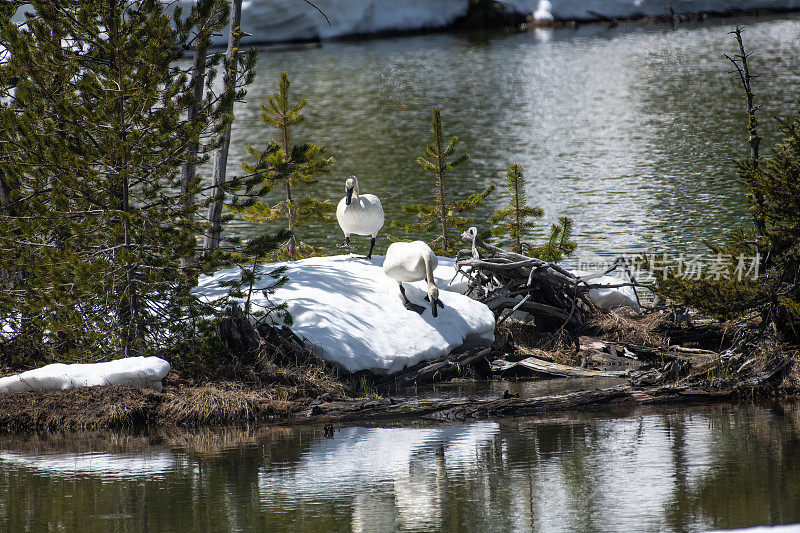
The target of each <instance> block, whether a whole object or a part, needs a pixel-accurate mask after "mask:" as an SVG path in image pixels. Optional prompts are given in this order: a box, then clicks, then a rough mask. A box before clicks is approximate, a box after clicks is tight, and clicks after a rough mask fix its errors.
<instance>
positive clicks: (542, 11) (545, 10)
mask: <svg viewBox="0 0 800 533" xmlns="http://www.w3.org/2000/svg"><path fill="white" fill-rule="evenodd" d="M533 20H535V21H536V22H553V21H554V20H555V17H554V16H553V4H551V3H550V1H549V0H540V2H539V5H538V6H536V11H534V12H533Z"/></svg>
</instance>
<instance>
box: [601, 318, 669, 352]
mask: <svg viewBox="0 0 800 533" xmlns="http://www.w3.org/2000/svg"><path fill="white" fill-rule="evenodd" d="M666 320H667V317H666V315H664V314H663V313H648V314H636V313H634V312H633V311H632V310H630V309H612V310H610V311H607V312H604V313H602V314H598V315H597V316H595V317H594V318H593V319H592V320H591V322H590V325H591V326H593V327H596V328H597V329H599V330H600V331H601V332H602V333H603V336H604V338H606V339H607V340H610V341H615V342H627V343H631V344H639V345H642V346H652V347H654V348H664V347H666V346H667V345H668V344H669V341H668V339H667V338H666V337H664V336H663V335H661V334H659V333H658V332H657V329H658V327H659V326H661V325H662V324H664V323H665V322H666Z"/></svg>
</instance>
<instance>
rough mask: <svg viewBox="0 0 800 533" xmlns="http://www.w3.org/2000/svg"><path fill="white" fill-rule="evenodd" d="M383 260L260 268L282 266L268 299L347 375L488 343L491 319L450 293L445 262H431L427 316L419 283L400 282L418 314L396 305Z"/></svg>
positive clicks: (209, 294) (221, 277) (226, 274)
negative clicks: (436, 295) (435, 310)
mask: <svg viewBox="0 0 800 533" xmlns="http://www.w3.org/2000/svg"><path fill="white" fill-rule="evenodd" d="M383 259H384V258H383V256H378V255H375V256H372V260H370V261H368V260H366V259H363V258H361V257H358V256H355V255H338V256H332V257H312V258H309V259H303V260H301V261H295V262H286V263H273V264H268V265H263V269H264V270H265V271H268V270H270V269H273V268H277V267H280V266H285V267H286V268H287V270H286V273H285V275H286V276H287V277H288V278H289V281H288V282H287V283H286V284H285V285H283V286H282V287H280V288H278V289H277V290H276V291H275V292H274V293H273V294H272V295H271V296H270V300H271V301H272V302H274V303H282V302H285V303H286V304H287V305H288V311H289V313H290V314H291V316H292V319H293V324H292V330H293V331H294V332H295V333H297V334H298V335H301V336H302V337H305V338H306V339H307V340H308V341H309V342H310V343H311V344H312V345H313V346H314V347H315V349H316V351H317V353H319V354H320V356H321V357H322V358H323V359H325V360H327V361H330V362H332V363H335V364H338V365H341V366H342V367H343V368H345V369H346V370H348V371H350V372H356V371H359V370H370V371H372V372H376V373H389V374H392V373H395V372H399V371H400V370H403V368H405V367H408V366H412V365H415V364H416V363H419V362H420V361H428V360H431V359H436V358H437V357H440V356H443V355H447V354H448V353H450V352H452V351H453V350H454V349H456V348H459V347H461V346H474V345H489V344H491V343H492V342H494V325H495V319H494V314H493V313H492V312H491V311H490V310H489V308H488V307H486V305H484V304H482V303H481V302H478V301H475V300H473V299H471V298H469V297H467V296H464V295H463V294H458V292H460V291H463V290H464V289H465V288H466V282H465V281H464V280H461V279H457V280H455V281H454V282H453V284H452V285H451V284H450V280H451V279H453V277H454V276H455V274H456V271H455V267H454V264H453V260H452V259H449V258H447V257H439V258H438V259H439V266H438V268H437V269H436V270H435V271H434V277H435V278H436V285H437V286H438V287H439V290H440V291H441V292H440V301H441V302H442V303H443V304H444V309H440V310H439V316H438V317H437V318H434V317H433V315H431V311H430V305H429V304H428V302H426V301H425V300H424V297H425V296H426V294H427V293H426V284H425V282H424V281H417V282H412V283H405V284H404V285H405V287H406V294H407V295H408V298H409V300H411V301H412V302H413V303H415V304H419V305H424V306H425V311H424V312H423V313H422V314H421V315H420V314H417V313H415V312H413V311H409V310H407V309H406V308H405V307H404V306H403V300H402V297H401V296H400V290H399V288H398V285H397V282H396V281H394V280H393V279H391V278H389V277H387V276H386V275H385V274H384V272H383ZM240 278H241V272H240V270H239V269H238V268H232V269H225V270H220V271H218V272H216V273H215V274H214V275H212V276H202V277H201V278H200V282H199V284H198V287H197V288H196V289H195V293H196V294H197V295H198V296H200V297H201V298H204V299H206V300H209V301H213V300H216V299H218V298H221V297H224V296H225V295H226V294H227V292H228V289H227V288H226V287H223V286H220V282H221V281H233V280H238V279H240ZM273 281H274V280H272V279H271V278H269V277H268V276H263V277H262V279H261V281H260V282H259V283H257V284H256V286H255V288H254V291H253V294H252V297H251V302H252V303H253V304H255V305H266V304H268V302H267V301H266V299H265V296H264V295H263V294H262V293H261V292H260V290H259V289H263V288H264V287H265V286H269V285H270V284H271V283H272V282H273Z"/></svg>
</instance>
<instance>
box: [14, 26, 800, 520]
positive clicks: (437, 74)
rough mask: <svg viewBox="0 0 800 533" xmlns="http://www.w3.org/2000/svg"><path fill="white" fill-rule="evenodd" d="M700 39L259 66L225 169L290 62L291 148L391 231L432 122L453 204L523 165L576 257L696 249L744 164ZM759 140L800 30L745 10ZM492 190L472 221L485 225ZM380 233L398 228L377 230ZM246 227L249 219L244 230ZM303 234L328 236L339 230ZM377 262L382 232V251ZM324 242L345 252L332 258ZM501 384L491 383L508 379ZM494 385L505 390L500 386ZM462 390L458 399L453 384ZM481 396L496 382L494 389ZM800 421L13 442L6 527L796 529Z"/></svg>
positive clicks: (788, 84) (321, 51)
mask: <svg viewBox="0 0 800 533" xmlns="http://www.w3.org/2000/svg"><path fill="white" fill-rule="evenodd" d="M737 22H743V21H735V20H731V19H726V20H721V21H714V22H711V23H708V24H706V25H702V26H698V25H686V26H680V27H678V28H677V29H675V30H672V29H670V28H668V27H665V26H624V25H623V26H619V27H617V28H615V29H611V30H609V29H606V28H605V26H603V25H591V26H584V27H581V28H579V29H578V30H559V31H538V32H534V33H521V34H500V35H493V36H490V37H486V36H484V37H476V36H463V35H452V34H437V35H427V36H416V37H402V38H392V39H380V40H373V41H368V42H359V43H326V44H324V45H323V46H322V47H321V48H317V49H310V50H299V51H285V52H281V53H265V54H262V56H261V58H260V62H259V67H258V77H257V80H256V83H255V84H254V85H253V86H252V87H251V88H250V92H249V97H248V98H249V100H248V103H247V104H246V105H244V106H243V107H241V108H240V110H239V111H240V112H239V113H238V116H237V122H236V124H235V128H234V135H233V153H232V159H231V173H235V172H237V165H238V163H240V162H241V161H242V160H244V158H245V151H244V147H245V145H246V144H253V145H256V146H263V144H264V143H265V142H266V140H267V139H268V137H269V136H271V135H272V133H271V132H269V131H267V130H266V129H265V128H264V127H263V126H262V125H261V124H260V123H259V121H258V119H257V115H258V104H259V103H260V102H262V101H264V100H265V99H266V97H267V95H268V94H270V93H272V92H273V91H274V90H275V86H276V83H277V80H278V76H279V73H280V71H282V70H287V71H289V72H290V74H291V78H292V80H293V84H292V88H293V89H294V90H296V92H295V94H302V95H305V96H307V97H308V98H309V101H310V103H309V105H308V107H307V113H306V114H307V122H306V124H305V125H304V126H303V127H302V128H301V129H299V130H298V132H297V135H296V137H295V138H296V140H298V141H312V142H316V143H319V144H322V145H325V146H327V147H329V149H330V152H331V154H332V155H334V156H335V157H336V164H335V166H334V168H333V172H332V173H331V174H330V175H329V176H326V177H323V178H322V179H321V180H320V182H319V183H318V185H317V186H315V188H314V190H313V193H314V194H315V195H316V196H319V197H321V198H329V199H331V200H333V201H336V200H338V198H339V197H341V196H342V195H343V180H344V179H345V178H346V177H347V176H348V175H350V174H356V175H357V176H358V177H359V180H360V183H361V186H362V192H372V193H375V194H378V195H379V196H380V197H381V198H382V200H383V205H384V207H385V210H386V212H387V219H388V220H392V219H395V218H400V217H402V213H401V205H403V204H405V203H415V202H422V201H425V200H426V199H428V198H429V197H430V194H431V185H430V183H429V182H428V181H425V179H423V173H422V172H421V171H420V169H419V167H418V166H417V165H416V163H415V157H416V155H418V154H419V153H420V151H421V150H422V149H423V147H424V145H425V144H426V142H428V140H429V137H430V126H429V119H430V114H431V108H432V107H433V106H435V105H440V106H442V108H443V117H444V121H445V132H446V133H447V134H458V135H459V137H460V142H459V145H458V146H459V148H460V149H461V150H463V151H468V152H469V153H470V154H471V156H472V159H471V161H470V162H469V163H468V164H467V165H465V166H463V167H459V168H458V169H457V170H456V171H454V173H453V179H452V186H451V192H452V194H453V195H454V196H455V197H458V198H461V197H464V196H465V195H466V194H468V193H470V192H473V191H475V190H477V189H478V188H481V187H484V186H486V185H487V184H488V183H489V182H491V181H495V182H501V181H502V179H503V178H502V176H503V174H504V169H505V168H506V167H507V165H508V164H509V163H511V162H517V163H520V164H522V165H524V166H525V168H526V174H527V176H528V178H529V193H530V200H531V203H532V204H534V205H538V206H540V207H543V208H544V209H545V210H546V213H547V217H546V221H543V222H542V224H541V225H540V227H544V226H545V224H546V223H547V222H549V221H552V220H553V219H555V217H557V216H560V215H569V216H572V217H574V219H575V223H576V240H577V241H578V242H579V245H580V250H583V251H584V252H587V251H593V252H597V253H601V254H617V253H621V252H640V251H645V250H652V249H659V250H661V249H668V250H674V251H676V252H695V251H699V250H701V249H702V244H701V241H702V239H706V238H712V239H717V238H722V237H724V235H725V234H726V233H728V232H729V231H730V228H731V225H732V224H734V223H737V222H739V223H746V218H747V211H746V205H745V201H744V198H743V194H742V191H741V190H740V189H739V187H738V185H737V183H736V173H735V170H734V165H733V163H732V161H733V160H734V159H736V158H741V157H743V156H745V155H746V153H747V145H746V139H745V132H744V127H743V110H742V105H743V103H742V98H741V88H740V87H739V86H738V84H737V81H736V80H735V79H734V78H733V76H732V75H731V74H730V73H729V70H730V66H729V65H728V63H727V60H726V59H725V58H724V57H723V53H726V52H727V53H733V52H734V41H733V39H732V38H731V36H730V35H728V34H727V32H728V31H729V30H730V29H731V28H732V27H733V26H734V24H736V23H737ZM744 22H746V23H747V24H748V29H747V31H746V34H745V36H746V40H747V45H748V47H749V48H750V49H751V50H753V51H755V55H754V56H753V58H752V68H753V70H754V72H755V73H757V74H758V75H760V78H758V79H757V81H756V82H755V90H756V92H757V96H758V101H759V102H761V103H763V104H764V108H763V109H762V111H761V117H762V122H761V123H762V130H761V131H762V135H763V136H764V137H765V139H766V141H765V144H767V145H769V144H770V143H772V142H774V141H775V139H776V137H775V135H774V121H773V120H772V119H771V118H770V117H771V116H772V115H784V116H785V115H786V114H789V113H792V112H794V110H795V108H796V105H795V100H796V99H797V97H798V95H799V94H800V92H798V87H800V79H799V77H800V40H798V39H797V36H798V35H800V19H798V18H797V17H781V18H773V19H761V20H756V19H750V20H746V21H744ZM500 202H501V195H499V194H498V195H496V196H495V197H494V199H492V200H491V201H489V202H487V205H486V206H485V207H484V208H482V210H481V211H480V212H479V213H478V225H479V226H484V225H485V220H486V218H487V216H488V215H489V214H490V213H491V212H492V211H493V210H494V209H495V208H496V207H497V206H498V205H499V203H500ZM387 230H388V231H394V232H395V233H396V230H391V228H388V227H387ZM235 231H236V232H239V233H241V234H245V235H248V234H252V233H253V232H254V231H255V228H253V227H252V226H249V225H247V224H242V223H239V224H238V225H237V227H236V230H235ZM305 236H306V237H307V238H308V240H310V241H312V242H315V243H317V244H322V245H326V246H329V245H330V244H331V243H333V242H334V241H335V242H338V241H339V239H340V236H339V233H338V228H336V227H335V226H331V227H327V228H311V229H309V230H308V231H307V233H306V234H305ZM379 244H380V245H379V250H383V249H384V247H385V241H382V242H380V243H379ZM328 249H329V250H332V248H330V247H329V248H328ZM498 391H499V389H498ZM498 391H493V392H492V391H490V392H492V394H494V393H497V394H499V393H500V392H498ZM461 393H462V391H456V394H461ZM484 393H486V391H484ZM798 445H800V407H798V406H790V407H778V406H763V405H756V406H713V407H703V408H701V407H670V408H659V409H654V408H651V409H641V410H636V411H625V412H605V411H604V412H597V411H595V412H591V413H566V414H564V415H561V416H559V417H555V418H547V419H516V420H503V421H483V422H475V423H472V424H468V425H405V426H395V427H347V428H339V429H338V430H337V432H336V434H335V437H334V438H333V439H326V438H324V436H323V432H322V430H321V429H320V428H301V429H286V428H283V429H262V430H258V431H241V430H230V429H229V430H213V431H212V430H208V431H205V430H204V431H199V432H181V431H177V430H176V431H174V432H160V433H155V434H149V435H148V434H129V433H99V434H94V433H89V434H86V433H76V434H55V435H24V436H16V437H12V436H7V435H6V436H1V437H0V530H2V531H9V532H19V531H81V532H94V531H96V532H108V531H175V532H186V531H246V530H247V531H276V530H278V531H323V530H331V531H345V530H351V529H352V530H355V531H362V530H394V529H403V530H426V531H428V530H451V531H526V530H537V531H694V530H702V529H706V528H730V527H744V526H751V525H756V524H780V523H792V522H800V455H799V454H798V453H797V449H798Z"/></svg>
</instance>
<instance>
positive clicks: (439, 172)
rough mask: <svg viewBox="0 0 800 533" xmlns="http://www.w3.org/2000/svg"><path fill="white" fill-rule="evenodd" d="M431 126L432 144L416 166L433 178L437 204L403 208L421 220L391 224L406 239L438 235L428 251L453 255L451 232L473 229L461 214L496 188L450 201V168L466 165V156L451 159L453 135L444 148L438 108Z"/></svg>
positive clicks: (455, 238) (454, 238)
mask: <svg viewBox="0 0 800 533" xmlns="http://www.w3.org/2000/svg"><path fill="white" fill-rule="evenodd" d="M431 125H432V126H433V144H429V145H427V147H426V148H425V151H424V152H423V153H422V156H420V157H418V158H417V163H419V164H420V166H422V168H423V169H425V170H426V171H427V172H430V173H431V174H433V176H434V178H435V179H436V182H435V184H434V199H435V201H436V203H435V204H433V205H427V204H417V205H404V206H403V211H404V212H406V213H412V214H414V215H416V216H417V218H419V219H420V220H419V221H417V222H411V223H404V222H398V221H392V225H394V226H397V227H400V228H402V229H403V230H405V233H406V234H407V235H408V234H418V233H423V232H427V233H430V232H437V233H438V235H437V237H436V238H434V239H433V240H432V241H431V242H430V246H431V248H432V249H433V250H434V251H436V252H437V253H445V254H453V253H455V251H456V248H457V246H458V244H459V239H458V236H457V235H454V232H453V230H459V231H463V230H464V229H466V228H467V227H468V226H470V225H472V223H473V222H474V219H473V218H471V217H467V216H464V214H465V213H468V212H470V211H473V210H474V209H476V208H477V207H478V206H480V205H481V204H482V203H483V201H484V200H485V199H486V197H487V196H488V195H489V193H491V192H492V191H493V190H494V188H495V185H494V183H492V184H490V185H489V186H488V187H487V188H486V189H484V190H483V191H482V192H480V193H478V194H471V195H470V196H469V197H468V198H466V199H464V200H455V201H451V200H450V199H449V195H448V174H449V173H450V170H451V169H453V167H456V166H458V165H460V164H462V163H464V162H466V161H467V160H468V159H469V154H462V155H460V156H458V157H455V158H452V157H451V156H453V154H454V153H455V145H456V141H457V140H458V138H457V137H456V136H455V135H454V136H453V137H452V138H451V139H450V142H448V143H447V145H445V144H444V140H443V134H442V119H441V109H440V108H439V107H434V108H433V119H432V120H431Z"/></svg>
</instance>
